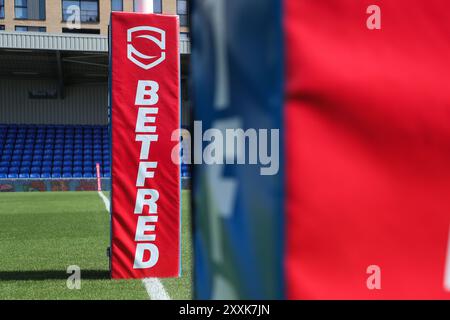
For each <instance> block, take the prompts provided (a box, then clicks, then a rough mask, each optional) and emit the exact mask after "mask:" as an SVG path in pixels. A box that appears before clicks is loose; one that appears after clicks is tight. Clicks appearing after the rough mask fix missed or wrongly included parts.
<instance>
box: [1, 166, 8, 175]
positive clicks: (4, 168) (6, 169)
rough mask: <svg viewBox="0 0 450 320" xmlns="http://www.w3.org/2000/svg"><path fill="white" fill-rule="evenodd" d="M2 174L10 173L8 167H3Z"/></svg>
mask: <svg viewBox="0 0 450 320" xmlns="http://www.w3.org/2000/svg"><path fill="white" fill-rule="evenodd" d="M0 173H5V174H6V173H8V167H1V168H0Z"/></svg>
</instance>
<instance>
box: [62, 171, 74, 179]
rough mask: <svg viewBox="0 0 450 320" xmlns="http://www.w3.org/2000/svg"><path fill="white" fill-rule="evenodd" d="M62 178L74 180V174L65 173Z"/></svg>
mask: <svg viewBox="0 0 450 320" xmlns="http://www.w3.org/2000/svg"><path fill="white" fill-rule="evenodd" d="M62 177H63V178H72V173H70V172H64V173H63V174H62Z"/></svg>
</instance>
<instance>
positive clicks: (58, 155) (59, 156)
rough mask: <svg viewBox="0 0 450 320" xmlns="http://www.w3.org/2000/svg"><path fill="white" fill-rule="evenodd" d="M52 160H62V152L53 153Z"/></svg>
mask: <svg viewBox="0 0 450 320" xmlns="http://www.w3.org/2000/svg"><path fill="white" fill-rule="evenodd" d="M53 160H54V161H62V160H63V156H62V154H55V155H54V156H53Z"/></svg>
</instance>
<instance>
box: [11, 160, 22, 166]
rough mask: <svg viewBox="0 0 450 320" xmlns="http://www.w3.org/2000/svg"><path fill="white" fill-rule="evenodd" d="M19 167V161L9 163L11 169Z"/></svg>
mask: <svg viewBox="0 0 450 320" xmlns="http://www.w3.org/2000/svg"><path fill="white" fill-rule="evenodd" d="M18 166H20V161H11V167H18Z"/></svg>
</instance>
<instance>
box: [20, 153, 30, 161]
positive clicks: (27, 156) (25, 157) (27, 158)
mask: <svg viewBox="0 0 450 320" xmlns="http://www.w3.org/2000/svg"><path fill="white" fill-rule="evenodd" d="M31 159H32V155H31V154H24V155H23V157H22V161H31Z"/></svg>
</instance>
